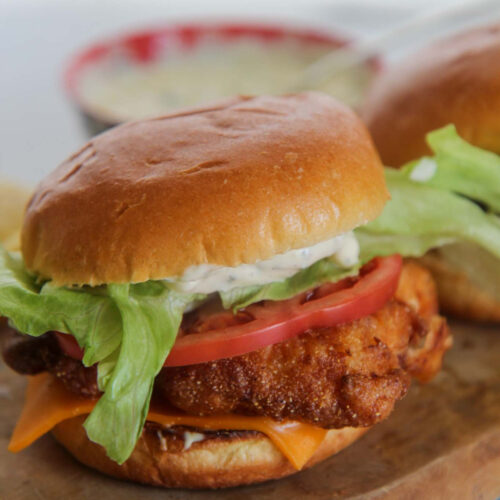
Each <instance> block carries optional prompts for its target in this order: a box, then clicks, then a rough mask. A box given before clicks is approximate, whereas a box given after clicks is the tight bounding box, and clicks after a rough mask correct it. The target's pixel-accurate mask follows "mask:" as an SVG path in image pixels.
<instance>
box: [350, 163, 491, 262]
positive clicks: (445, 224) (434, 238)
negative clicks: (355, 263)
mask: <svg viewBox="0 0 500 500" xmlns="http://www.w3.org/2000/svg"><path fill="white" fill-rule="evenodd" d="M438 170H439V166H438ZM385 175H386V180H387V184H388V186H389V191H390V193H391V200H390V201H389V202H388V203H387V204H386V206H385V207H384V210H383V212H382V214H381V215H380V216H379V217H378V218H377V219H375V220H374V221H372V222H370V223H369V224H367V225H366V226H363V227H361V228H358V229H356V231H355V234H356V237H357V238H358V241H359V243H360V247H361V259H362V260H365V261H366V260H369V259H370V258H372V257H375V256H377V255H381V256H384V255H392V254H394V253H400V254H401V255H403V256H406V257H409V256H413V257H418V256H421V255H423V254H424V253H425V252H427V251H428V250H430V249H431V248H435V247H439V246H442V245H445V244H449V243H454V242H470V243H473V244H475V245H477V246H479V247H480V248H483V249H484V250H487V251H488V252H490V253H491V254H492V255H494V256H496V257H497V258H500V223H499V219H498V217H497V216H496V215H493V214H490V213H485V212H484V211H483V210H482V209H481V208H480V207H479V206H478V205H477V204H476V203H474V202H473V201H471V200H469V199H467V198H464V197H463V196H461V195H459V194H456V193H454V192H452V191H445V190H444V189H441V188H435V187H432V186H430V185H428V183H427V182H415V181H412V180H410V179H409V178H408V177H407V176H406V175H405V172H404V171H397V170H391V169H386V172H385ZM478 201H481V202H485V200H483V199H479V200H478ZM499 265H500V261H499Z"/></svg>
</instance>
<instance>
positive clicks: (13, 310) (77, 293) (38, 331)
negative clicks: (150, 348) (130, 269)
mask: <svg viewBox="0 0 500 500" xmlns="http://www.w3.org/2000/svg"><path fill="white" fill-rule="evenodd" d="M105 292H106V290H105V288H90V287H84V288H79V289H76V288H75V289H71V288H57V287H54V286H52V285H51V284H50V283H45V284H38V283H37V281H36V278H35V277H34V276H33V275H31V274H29V273H28V272H27V271H26V269H25V267H24V263H23V261H22V259H21V258H20V256H18V255H12V254H9V253H8V252H6V251H5V250H4V249H3V247H1V246H0V313H1V315H3V316H6V317H7V318H9V321H10V323H11V324H12V325H13V326H14V327H15V328H16V329H17V330H19V331H20V332H23V333H27V334H28V335H32V336H34V337H38V336H40V335H43V334H44V333H46V332H48V331H51V330H57V331H59V332H63V333H71V334H72V335H73V336H74V337H75V339H76V340H77V342H78V343H79V345H80V346H81V347H83V348H84V349H85V356H84V358H83V362H84V364H85V365H87V366H90V365H93V364H94V363H98V362H100V361H102V360H104V359H105V358H107V357H109V356H110V355H111V354H112V353H113V352H114V351H115V350H116V349H117V348H118V346H119V344H120V341H121V329H122V325H121V317H120V312H119V310H118V308H117V307H116V305H115V303H114V302H113V301H112V300H111V299H110V297H109V296H107V294H106V293H105Z"/></svg>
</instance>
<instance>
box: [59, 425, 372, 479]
mask: <svg viewBox="0 0 500 500" xmlns="http://www.w3.org/2000/svg"><path fill="white" fill-rule="evenodd" d="M84 420H85V417H75V418H72V419H70V420H66V421H64V422H61V423H60V424H58V425H57V426H56V427H55V428H54V429H53V431H52V433H53V435H54V437H55V438H56V439H57V441H59V443H61V444H62V445H63V446H64V447H65V448H66V449H67V450H68V451H69V452H70V453H71V454H72V455H73V456H74V457H75V458H76V459H77V460H79V461H80V462H82V463H83V464H85V465H88V466H89V467H92V468H94V469H97V470H99V471H101V472H103V473H104V474H108V475H110V476H114V477H117V478H119V479H127V480H130V481H135V482H139V483H145V484H151V485H154V486H163V487H167V488H226V487H231V486H238V485H243V484H250V483H257V482H262V481H267V480H269V479H277V478H280V477H284V476H288V475H289V474H293V473H294V472H297V471H296V470H295V469H294V467H293V466H292V465H291V464H290V462H289V461H288V460H287V459H286V458H285V456H284V455H283V454H282V453H281V452H280V451H279V450H278V448H276V446H275V445H274V444H273V442H272V441H271V440H270V439H269V438H268V437H267V436H265V435H264V434H261V433H260V432H254V431H241V432H240V431H221V432H207V433H206V434H205V435H206V437H207V439H204V440H202V441H199V442H195V443H193V444H192V445H191V446H190V448H189V449H187V450H185V449H184V438H183V437H181V438H179V435H176V434H175V432H173V431H171V430H169V429H167V428H162V427H160V426H157V425H156V424H150V423H147V424H146V427H145V430H144V432H143V433H142V436H141V438H140V439H139V441H138V443H137V446H136V447H135V450H134V452H133V453H132V455H131V456H130V458H129V459H128V460H127V461H126V462H125V463H124V464H123V465H118V464H117V463H115V462H113V461H112V460H111V459H109V458H108V457H107V456H106V452H105V450H104V448H102V447H101V446H100V445H97V444H95V443H93V442H91V441H89V439H88V438H87V435H86V433H85V429H84V428H83V425H82V424H83V422H84ZM367 430H368V429H367V428H351V427H346V428H344V429H334V430H330V431H329V432H328V433H327V434H326V437H325V439H324V441H323V443H322V444H321V445H320V447H319V448H318V449H317V450H316V452H315V453H314V455H313V456H312V457H311V458H310V460H309V461H308V462H307V464H306V465H305V467H304V468H307V467H311V466H312V465H314V464H316V463H317V462H319V461H321V460H324V459H325V458H327V457H329V456H330V455H333V454H335V453H337V452H339V451H340V450H342V449H343V448H345V447H346V446H348V445H349V444H351V443H352V442H353V441H355V440H356V439H358V438H359V437H360V436H362V435H363V434H364V433H365V432H366V431H367ZM200 432H205V431H200ZM181 443H182V444H181Z"/></svg>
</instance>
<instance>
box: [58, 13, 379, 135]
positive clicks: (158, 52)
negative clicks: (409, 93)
mask: <svg viewBox="0 0 500 500" xmlns="http://www.w3.org/2000/svg"><path fill="white" fill-rule="evenodd" d="M349 43H351V40H349V39H347V38H344V37H341V36H338V35H336V34H333V33H331V32H326V31H320V30H318V29H316V28H302V27H299V28H297V27H289V26H283V25H270V24H260V23H257V24H255V23H254V24H250V23H238V22H236V23H235V22H232V23H197V24H179V25H169V26H165V27H161V28H157V29H150V30H144V31H140V32H136V33H131V34H126V35H121V36H118V37H115V38H112V39H110V40H107V41H104V42H100V43H96V44H94V45H92V46H90V47H87V48H85V49H84V50H82V51H81V52H80V53H78V54H76V55H75V56H74V57H73V58H72V59H71V60H70V62H69V64H68V66H67V68H66V70H65V73H64V81H65V87H66V89H67V91H68V94H69V96H70V98H71V100H72V101H73V103H74V104H75V105H76V106H77V109H78V110H79V111H80V113H81V114H82V116H83V117H84V119H85V121H86V124H87V127H88V129H89V132H90V133H91V134H94V133H97V132H100V131H102V130H104V129H106V128H109V127H112V126H114V125H117V124H119V123H121V122H124V121H128V120H134V119H140V118H144V117H147V116H154V115H161V114H165V113H168V112H170V111H173V110H175V109H176V108H180V107H190V106H193V105H201V104H205V103H207V102H210V101H212V100H218V99H220V98H222V97H226V96H229V95H235V94H262V93H269V94H279V93H286V92H287V90H288V87H289V86H290V85H292V84H293V80H294V78H295V77H297V76H298V75H299V74H300V71H301V69H303V68H304V67H305V66H306V65H307V64H309V63H310V62H312V61H314V60H316V59H317V58H318V57H319V56H321V55H322V54H324V53H326V52H328V51H330V50H332V49H335V48H337V47H341V46H344V45H346V44H349ZM379 67H380V61H379V60H378V59H372V60H370V61H368V62H367V63H366V64H364V65H362V66H360V67H359V68H357V69H355V70H353V71H350V72H348V73H344V74H343V75H341V76H340V77H339V78H336V79H335V80H334V81H331V82H327V84H326V85H325V86H324V87H323V88H319V89H315V90H322V91H326V92H328V93H331V94H333V95H335V96H336V97H338V98H340V99H341V100H343V101H345V102H347V103H348V104H350V105H351V106H354V107H356V104H359V102H360V100H361V98H362V95H363V92H364V90H365V89H366V87H367V86H368V84H369V82H370V81H371V78H372V77H373V75H374V73H375V72H376V71H377V70H378V69H379Z"/></svg>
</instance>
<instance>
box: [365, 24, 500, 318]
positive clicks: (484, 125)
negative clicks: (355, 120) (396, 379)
mask: <svg viewBox="0 0 500 500" xmlns="http://www.w3.org/2000/svg"><path fill="white" fill-rule="evenodd" d="M499 61H500V25H495V26H488V27H483V28H478V29H474V30H471V31H467V32H465V33H460V34H458V35H454V36H452V37H449V38H447V39H444V40H441V41H439V42H437V43H434V44H432V45H430V46H428V47H426V48H424V49H422V50H420V51H419V52H418V53H416V54H414V55H412V57H408V58H406V59H405V60H404V62H402V63H400V64H396V65H394V66H393V67H392V68H390V69H389V70H388V71H386V72H385V73H383V74H382V75H381V77H380V78H379V79H378V80H377V81H376V82H375V84H374V86H373V88H372V89H371V91H370V93H369V96H368V99H367V101H366V103H365V106H364V110H363V118H364V119H365V121H366V123H367V125H368V128H369V129H370V132H371V133H372V136H373V138H374V141H375V144H376V146H377V148H378V150H379V153H380V155H381V157H382V161H383V162H384V164H386V165H389V166H393V167H401V166H402V165H404V164H405V163H407V162H410V161H412V160H418V159H420V158H421V157H422V156H424V155H428V154H429V153H430V152H431V149H430V148H429V145H428V144H427V142H426V135H427V133H428V132H430V131H432V130H434V129H437V128H439V127H443V126H445V125H448V124H453V125H455V127H456V129H457V132H458V134H459V135H460V136H461V137H462V138H463V139H465V140H466V141H468V142H470V143H471V144H473V145H474V146H476V148H473V147H471V146H470V145H468V144H466V143H465V142H463V141H461V140H460V139H458V137H452V136H453V134H452V133H451V132H448V138H446V137H444V135H446V134H444V135H443V134H441V138H442V140H438V142H440V144H439V146H438V149H439V151H438V152H436V149H435V148H434V147H433V149H434V150H435V152H436V158H435V159H434V160H436V159H437V161H440V155H441V156H443V154H444V155H445V156H446V157H447V158H445V159H444V162H449V163H451V162H450V161H449V160H450V158H451V157H453V160H452V163H453V164H454V165H453V168H454V171H453V175H454V177H455V178H454V181H453V182H454V183H455V187H456V189H455V190H456V191H457V192H460V193H461V194H462V195H464V196H466V197H467V198H469V199H473V200H475V201H479V200H478V197H477V196H476V191H475V188H474V180H475V179H477V177H479V176H483V177H484V179H486V177H485V176H484V169H483V168H482V167H481V165H484V164H486V163H488V164H489V165H498V169H500V162H499V161H498V157H497V156H496V155H494V154H492V153H490V152H493V153H500V64H499ZM435 138H438V136H435ZM430 143H432V139H431V141H430ZM479 148H482V149H479ZM434 160H430V161H429V159H427V160H424V161H425V163H423V166H422V167H421V171H424V170H426V171H427V174H426V175H425V177H426V179H425V180H426V181H429V182H430V183H431V184H433V185H435V186H437V185H438V184H439V183H440V182H441V179H440V178H437V177H435V176H434V177H433V174H434V165H435V163H433V161H434ZM426 165H427V166H426ZM460 167H462V168H460ZM422 169H423V170H422ZM488 175H489V174H488ZM499 175H500V174H499ZM417 177H418V175H417ZM427 177H428V178H427ZM431 177H433V178H432V179H431ZM448 177H450V176H449V175H448ZM488 183H489V184H490V186H489V191H490V194H489V195H490V197H491V199H492V201H493V204H492V205H490V206H488V207H485V206H483V208H484V209H485V210H486V211H488V212H490V214H491V218H492V221H493V222H494V223H496V224H500V218H499V217H498V213H499V211H500V207H499V206H498V204H500V184H499V183H498V182H496V181H495V179H493V178H492V179H490V180H489V182H488ZM459 185H460V188H458V186H459ZM464 191H468V192H464ZM479 205H481V203H479ZM495 221H496V222H495ZM463 223H464V224H467V222H466V221H463ZM423 260H424V262H425V264H426V265H427V266H428V268H429V269H430V270H431V271H432V273H433V274H434V277H435V278H436V280H437V283H438V288H439V296H440V302H441V305H442V307H443V309H444V310H445V311H446V312H449V313H452V314H454V315H456V316H460V317H462V318H465V319H473V320H478V321H494V322H500V265H499V263H498V260H497V259H495V258H494V257H493V256H492V255H491V253H490V252H487V251H484V250H483V249H480V248H478V246H477V245H473V244H470V243H460V244H457V243H455V242H454V243H453V244H449V245H445V246H443V247H442V248H440V249H437V250H433V251H432V252H430V253H428V254H427V255H426V256H425V257H424V259H423Z"/></svg>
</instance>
